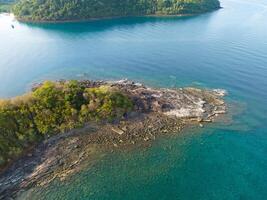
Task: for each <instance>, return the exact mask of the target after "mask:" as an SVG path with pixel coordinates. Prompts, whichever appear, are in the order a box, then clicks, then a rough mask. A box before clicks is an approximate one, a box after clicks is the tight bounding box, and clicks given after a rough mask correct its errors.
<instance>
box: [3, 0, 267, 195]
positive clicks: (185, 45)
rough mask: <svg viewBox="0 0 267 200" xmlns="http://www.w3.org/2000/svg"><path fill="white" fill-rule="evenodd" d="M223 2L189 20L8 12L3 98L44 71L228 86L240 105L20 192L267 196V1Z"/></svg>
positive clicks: (38, 78) (23, 88) (164, 83)
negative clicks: (35, 20) (51, 20)
mask: <svg viewBox="0 0 267 200" xmlns="http://www.w3.org/2000/svg"><path fill="white" fill-rule="evenodd" d="M221 3H222V6H223V7H224V8H223V9H220V10H218V11H215V12H212V13H208V14H204V15H200V16H193V17H182V18H181V17H162V18H155V17H137V18H122V19H109V20H100V21H92V22H83V23H70V24H66V23H65V24H23V23H18V22H16V21H12V18H11V17H10V16H3V15H1V16H0V97H11V96H15V95H19V94H22V93H24V92H25V91H27V90H29V88H30V87H31V85H32V84H33V83H35V82H39V81H41V80H44V79H61V78H72V79H83V78H91V79H119V78H128V79H133V80H136V81H141V82H144V83H146V84H148V85H151V86H161V87H179V86H196V87H208V88H224V89H226V90H228V91H229V96H228V97H227V101H228V102H229V104H230V105H231V112H233V113H234V115H233V117H232V118H231V119H229V120H228V122H226V123H218V124H215V125H209V126H207V127H205V128H204V129H201V130H199V129H197V130H191V131H190V132H186V133H184V134H181V135H180V136H172V137H163V138H160V139H158V140H157V141H156V142H155V143H154V144H153V145H152V147H150V148H146V149H138V150H132V151H128V152H121V153H112V154H108V155H106V156H104V157H103V158H102V159H100V160H99V161H98V162H97V163H95V165H93V166H91V167H90V168H88V169H87V170H85V171H83V172H81V173H79V174H77V175H75V176H73V177H72V178H71V179H70V180H68V181H66V182H58V181H55V182H53V183H52V184H51V185H50V186H49V187H47V188H38V187H37V188H34V189H32V190H30V191H27V192H25V193H24V194H23V195H22V196H21V199H140V200H141V199H181V200H187V199H188V200H209V199H210V200H214V199H215V200H224V199H225V200H232V199H233V200H235V199H237V200H246V199H248V200H251V199H253V200H265V199H267V117H266V113H267V20H266V19H267V2H266V1H264V0H222V2H221ZM11 24H14V25H15V29H12V28H11Z"/></svg>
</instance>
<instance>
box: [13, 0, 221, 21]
mask: <svg viewBox="0 0 267 200" xmlns="http://www.w3.org/2000/svg"><path fill="white" fill-rule="evenodd" d="M219 7H220V3H219V1H218V0H82V1H78V0H60V1H57V0H20V1H19V2H18V3H17V4H16V6H15V7H14V9H13V12H14V14H15V15H16V16H17V17H18V18H19V19H22V20H30V21H57V20H59V21H60V20H82V19H90V18H102V17H116V16H139V15H178V14H197V13H203V12H207V11H211V10H214V9H218V8H219Z"/></svg>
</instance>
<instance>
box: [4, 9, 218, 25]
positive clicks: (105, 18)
mask: <svg viewBox="0 0 267 200" xmlns="http://www.w3.org/2000/svg"><path fill="white" fill-rule="evenodd" d="M222 8H223V7H221V6H220V7H219V8H216V9H214V10H210V11H206V12H199V13H192V14H175V15H168V14H152V15H128V16H110V17H98V18H88V19H72V20H70V19H68V20H30V19H23V18H19V17H16V16H15V15H14V14H13V13H9V14H12V15H13V16H14V18H15V19H16V20H17V21H19V22H22V23H31V24H61V23H77V22H91V21H99V20H108V19H124V18H129V17H153V18H158V17H166V18H168V17H191V16H198V15H203V14H207V13H211V12H215V11H217V10H220V9H222Z"/></svg>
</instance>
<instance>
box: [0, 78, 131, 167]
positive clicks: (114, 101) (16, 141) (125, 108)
mask: <svg viewBox="0 0 267 200" xmlns="http://www.w3.org/2000/svg"><path fill="white" fill-rule="evenodd" d="M132 108H133V103H132V100H131V99H130V98H128V96H126V95H125V94H123V93H122V92H121V91H119V90H118V89H116V88H114V87H112V88H111V87H109V86H100V87H93V88H87V87H86V86H85V85H84V84H83V83H82V82H77V81H68V82H56V83H55V82H45V83H43V84H42V85H41V86H40V87H38V88H37V89H35V90H34V91H33V92H32V93H28V94H26V95H24V96H21V97H17V98H13V99H9V100H0V169H1V167H2V166H4V165H5V164H6V163H8V162H9V161H10V160H11V159H13V158H15V157H17V156H20V155H21V154H22V153H23V152H24V151H25V150H27V148H29V147H31V146H32V145H34V144H35V143H36V142H38V141H40V140H42V139H44V138H45V137H47V136H51V135H54V134H58V133H60V132H64V131H67V130H70V129H73V128H75V127H79V126H82V125H84V124H85V123H87V122H89V121H99V120H113V119H116V118H120V117H122V116H123V114H124V113H126V112H129V111H130V110H132Z"/></svg>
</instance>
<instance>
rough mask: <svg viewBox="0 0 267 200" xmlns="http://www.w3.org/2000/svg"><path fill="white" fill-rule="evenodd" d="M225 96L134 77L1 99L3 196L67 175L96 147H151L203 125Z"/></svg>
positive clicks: (48, 87) (67, 84) (60, 85)
mask: <svg viewBox="0 0 267 200" xmlns="http://www.w3.org/2000/svg"><path fill="white" fill-rule="evenodd" d="M224 95H225V91H224V90H219V89H217V90H205V89H197V88H173V89H163V88H158V89H154V88H149V87H146V86H144V85H143V84H140V83H135V82H132V81H128V80H120V81H90V80H83V81H65V80H62V81H55V82H51V81H46V82H43V83H40V84H37V85H35V86H34V87H33V89H32V91H31V92H29V93H27V94H25V95H23V96H19V97H15V98H11V99H5V100H1V101H0V130H1V134H0V150H1V151H0V183H2V184H0V185H1V187H0V199H1V197H2V198H4V199H8V198H9V197H15V196H16V193H17V192H18V191H19V190H20V189H26V188H28V187H31V186H32V185H36V184H37V185H45V184H48V183H49V182H51V181H52V180H53V179H55V178H59V179H60V180H64V178H66V177H67V176H69V175H71V174H73V173H75V172H77V171H79V170H80V169H81V168H83V167H84V164H85V163H88V162H87V161H88V160H89V161H90V159H92V158H93V157H95V156H97V152H101V151H106V150H107V151H113V150H115V149H123V148H127V147H131V146H136V145H149V144H150V143H151V142H152V141H153V140H155V139H156V137H158V136H159V135H160V134H168V133H179V132H181V130H183V129H184V128H185V127H187V126H194V125H197V126H200V127H202V126H203V125H204V123H206V122H212V121H213V120H214V119H215V118H216V117H217V116H218V115H220V114H224V113H225V112H226V105H225V102H224V100H223V96H224ZM60 133H61V134H60ZM82 166H83V167H82Z"/></svg>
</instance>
